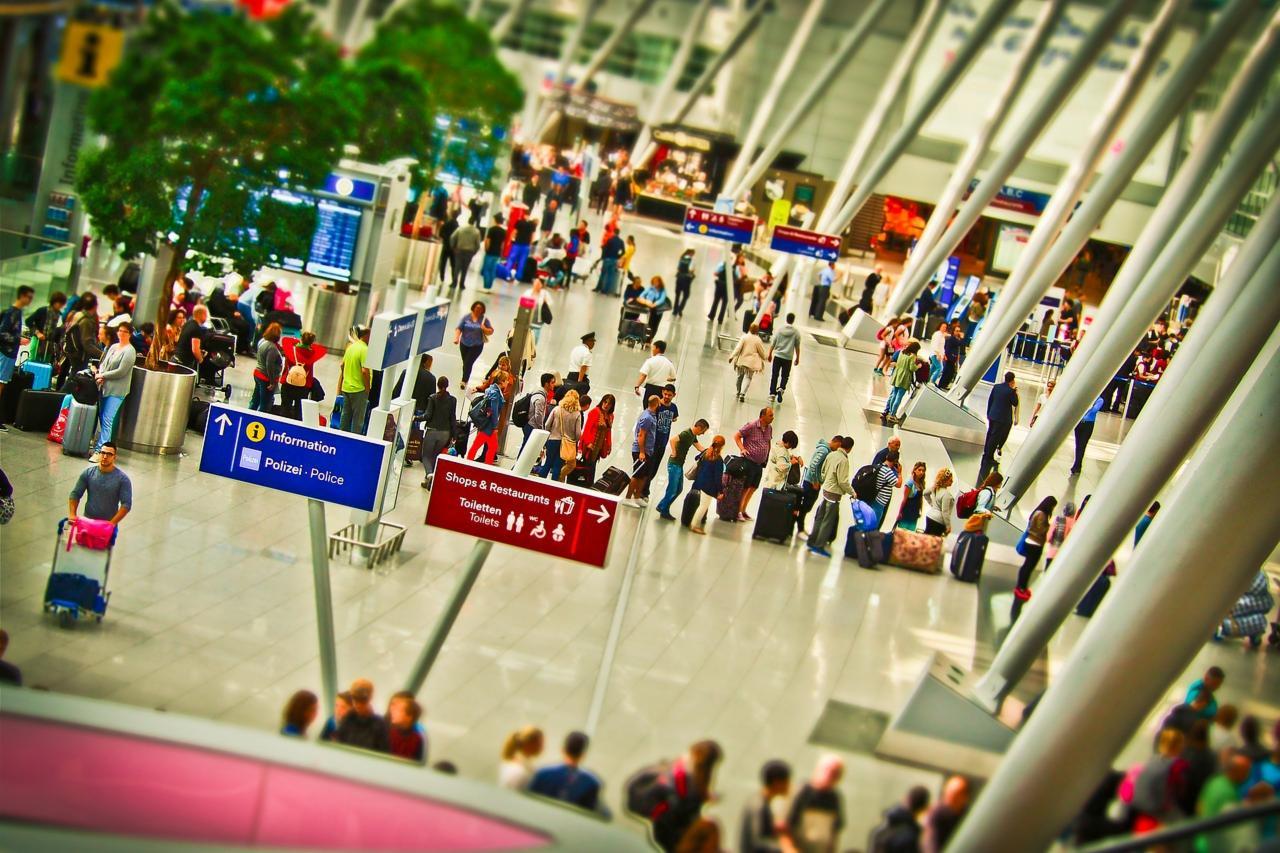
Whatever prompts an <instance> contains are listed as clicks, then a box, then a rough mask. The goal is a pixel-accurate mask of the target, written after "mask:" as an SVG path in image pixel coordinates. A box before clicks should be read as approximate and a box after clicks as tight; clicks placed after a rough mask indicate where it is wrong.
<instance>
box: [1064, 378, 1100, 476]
mask: <svg viewBox="0 0 1280 853" xmlns="http://www.w3.org/2000/svg"><path fill="white" fill-rule="evenodd" d="M1102 406H1103V399H1102V398H1101V397H1099V398H1098V399H1096V400H1094V401H1093V405H1092V406H1090V407H1089V411H1087V412H1085V413H1084V417H1082V418H1081V419H1080V423H1078V424H1076V429H1075V439H1076V460H1075V463H1074V464H1073V465H1072V466H1071V474H1072V476H1075V475H1077V474H1079V473H1080V471H1081V469H1082V468H1083V466H1084V452H1085V450H1086V449H1087V448H1088V447H1089V439H1090V438H1092V437H1093V424H1094V421H1096V420H1097V419H1098V412H1100V411H1102Z"/></svg>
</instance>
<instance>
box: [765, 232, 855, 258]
mask: <svg viewBox="0 0 1280 853" xmlns="http://www.w3.org/2000/svg"><path fill="white" fill-rule="evenodd" d="M769 248H770V249H773V250H774V251H775V252H784V253H786V254H788V255H800V256H802V257H805V258H817V259H818V260H820V261H838V260H840V237H839V235H837V234H823V233H822V232H821V231H806V230H805V229H803V228H792V227H791V226H790V225H779V226H777V227H776V228H774V229H773V239H772V240H771V241H770V242H769Z"/></svg>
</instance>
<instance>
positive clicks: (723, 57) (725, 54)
mask: <svg viewBox="0 0 1280 853" xmlns="http://www.w3.org/2000/svg"><path fill="white" fill-rule="evenodd" d="M769 5H770V4H769V3H768V2H766V0H760V2H758V3H756V4H755V6H754V7H753V8H752V9H751V11H750V12H748V13H747V14H746V15H744V16H742V18H741V19H740V20H739V21H738V28H737V29H736V30H734V31H733V35H731V36H729V41H728V43H727V44H726V45H725V46H724V50H722V51H721V52H720V53H719V54H718V55H717V56H716V58H715V59H713V60H711V63H710V64H709V65H708V66H707V67H706V68H705V69H703V71H702V76H701V77H699V78H698V80H697V82H696V83H694V84H693V88H691V89H690V90H689V91H688V92H685V94H684V97H682V98H681V99H680V103H679V104H678V105H677V106H676V108H675V110H674V111H673V112H672V114H671V115H670V116H669V117H666V118H662V117H659V118H658V119H657V120H656V121H655V122H654V124H658V123H662V122H664V121H665V122H670V123H671V124H679V123H680V122H682V121H684V119H685V116H687V115H688V114H689V112H690V111H691V110H692V109H693V105H694V104H695V103H697V101H698V98H701V97H702V96H703V95H704V94H705V93H706V91H707V90H708V89H710V88H711V84H712V83H714V82H715V79H716V77H718V76H720V72H721V71H723V70H724V67H725V66H726V65H728V64H729V61H730V60H731V59H733V58H734V57H735V56H737V55H738V51H739V50H741V49H742V46H743V45H744V44H746V43H747V40H748V39H750V38H751V36H752V35H753V34H754V33H755V31H756V28H757V27H758V26H760V21H761V19H762V18H764V13H765V12H766V11H767V10H768V8H769ZM646 130H648V131H649V133H650V137H652V131H653V128H652V127H646ZM657 148H658V146H656V145H654V143H653V140H652V138H650V139H649V141H647V142H646V143H645V144H644V146H643V147H641V146H636V148H635V149H633V150H632V152H631V154H632V156H631V164H632V166H634V167H635V168H637V169H640V168H643V167H644V165H645V164H646V163H648V162H649V158H650V157H652V156H653V152H654V151H656V150H657Z"/></svg>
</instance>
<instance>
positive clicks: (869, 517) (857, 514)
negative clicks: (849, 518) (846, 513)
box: [852, 500, 877, 532]
mask: <svg viewBox="0 0 1280 853" xmlns="http://www.w3.org/2000/svg"><path fill="white" fill-rule="evenodd" d="M852 507H853V524H854V527H855V528H856V529H857V530H861V531H864V532H866V531H871V530H875V529H876V528H877V525H876V512H875V510H873V509H872V508H871V506H870V504H868V503H867V502H866V501H863V500H855V501H853V502H852Z"/></svg>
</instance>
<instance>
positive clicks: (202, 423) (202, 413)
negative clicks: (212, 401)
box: [187, 400, 209, 435]
mask: <svg viewBox="0 0 1280 853" xmlns="http://www.w3.org/2000/svg"><path fill="white" fill-rule="evenodd" d="M208 425H209V402H208V401H207V400H192V401H191V410H190V412H189V413H188V414H187V429H189V430H191V431H192V432H194V433H197V434H198V435H204V431H205V428H206V427H207V426H208Z"/></svg>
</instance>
